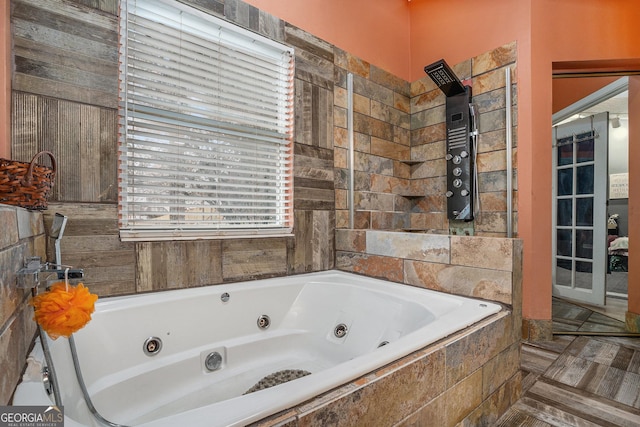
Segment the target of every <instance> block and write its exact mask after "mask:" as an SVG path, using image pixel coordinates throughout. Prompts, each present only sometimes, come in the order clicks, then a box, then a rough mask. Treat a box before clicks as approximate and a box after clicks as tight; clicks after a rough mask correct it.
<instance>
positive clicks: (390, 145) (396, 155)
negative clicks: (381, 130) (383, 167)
mask: <svg viewBox="0 0 640 427" xmlns="http://www.w3.org/2000/svg"><path fill="white" fill-rule="evenodd" d="M410 153H411V149H410V148H409V147H407V146H405V145H400V144H396V143H394V142H391V141H387V140H384V139H380V138H376V137H371V154H374V155H376V156H380V157H386V158H389V159H395V160H408V159H409V156H410Z"/></svg>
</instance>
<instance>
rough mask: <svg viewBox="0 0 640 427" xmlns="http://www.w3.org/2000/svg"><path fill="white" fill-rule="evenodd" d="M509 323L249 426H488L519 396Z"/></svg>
mask: <svg viewBox="0 0 640 427" xmlns="http://www.w3.org/2000/svg"><path fill="white" fill-rule="evenodd" d="M514 325H515V322H514V319H513V314H512V313H510V312H509V311H503V312H501V313H498V314H496V315H494V316H492V317H490V318H488V319H485V320H484V321H482V322H480V323H478V324H476V325H474V326H473V327H471V328H468V329H466V330H464V331H461V332H459V333H457V334H455V335H453V336H451V337H449V338H446V339H444V340H441V341H439V342H437V343H435V344H432V345H430V346H428V347H426V348H424V349H422V350H419V351H417V352H415V353H413V354H410V355H408V356H406V357H404V358H402V359H400V360H398V361H396V362H394V363H392V364H390V365H388V366H386V367H384V368H381V369H379V370H377V371H374V372H372V373H370V374H368V375H365V376H363V377H361V378H358V379H356V380H354V381H352V382H350V383H348V384H345V385H343V386H341V387H338V388H336V389H334V390H332V391H330V392H328V393H326V394H324V395H321V396H319V397H317V398H314V399H312V400H310V401H309V402H307V403H305V404H302V405H299V406H298V407H295V408H292V409H290V410H287V411H283V412H281V413H279V414H276V415H274V416H272V417H269V418H267V419H265V420H262V421H260V422H257V423H255V424H254V425H255V426H262V427H266V426H283V425H286V426H291V427H296V426H323V425H333V426H352V425H362V426H373V425H380V426H382V425H384V426H407V427H408V426H416V427H417V426H442V427H448V426H470V427H471V426H489V425H493V424H494V423H495V422H496V421H497V420H498V418H500V416H501V415H502V414H503V413H504V412H505V411H506V410H507V409H508V408H509V407H510V406H511V405H512V404H513V403H515V401H516V400H518V398H519V397H520V394H521V374H520V342H519V332H520V331H519V330H518V329H516V328H515V327H514ZM390 397H392V398H390Z"/></svg>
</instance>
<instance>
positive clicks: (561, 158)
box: [558, 144, 573, 166]
mask: <svg viewBox="0 0 640 427" xmlns="http://www.w3.org/2000/svg"><path fill="white" fill-rule="evenodd" d="M572 163H573V144H566V145H561V146H559V147H558V166H564V165H570V164H572Z"/></svg>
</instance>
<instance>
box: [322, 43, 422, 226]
mask: <svg viewBox="0 0 640 427" xmlns="http://www.w3.org/2000/svg"><path fill="white" fill-rule="evenodd" d="M335 65H336V68H335V70H336V86H335V90H334V103H335V104H334V129H333V132H334V166H335V174H336V178H335V188H336V192H335V208H336V226H337V227H338V228H347V227H349V210H348V209H349V205H348V200H347V199H348V188H349V187H348V186H349V172H348V167H349V163H348V160H349V154H348V153H349V134H348V131H347V99H348V97H347V74H348V73H352V74H353V92H354V95H353V110H354V111H353V122H354V123H353V127H354V165H355V166H354V207H355V228H362V229H370V228H371V229H378V230H386V229H399V228H408V227H409V226H410V219H411V215H410V211H411V203H412V202H411V199H412V197H411V194H410V176H411V166H410V165H409V161H410V158H411V147H410V145H411V130H410V128H411V121H410V109H411V104H410V98H409V95H410V85H409V83H408V82H406V81H404V80H402V79H399V78H397V77H395V76H393V75H391V74H389V73H387V72H386V71H384V70H381V69H379V68H377V67H376V66H375V65H372V64H369V63H367V62H366V61H363V60H361V59H359V58H356V57H354V56H353V55H351V54H349V53H347V52H344V51H341V50H339V49H336V60H335Z"/></svg>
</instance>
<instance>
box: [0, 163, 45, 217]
mask: <svg viewBox="0 0 640 427" xmlns="http://www.w3.org/2000/svg"><path fill="white" fill-rule="evenodd" d="M43 154H47V155H48V156H49V157H50V158H51V165H52V166H53V168H50V167H48V166H43V165H38V164H36V159H37V158H38V157H40V156H41V155H43ZM55 176H56V159H55V157H53V153H51V152H50V151H40V152H39V153H38V154H36V155H35V156H33V159H31V163H26V162H18V161H16V160H7V159H0V203H5V204H7V205H14V206H20V207H22V208H27V209H37V210H42V209H47V199H48V198H49V193H50V192H51V188H52V187H53V181H54V178H55Z"/></svg>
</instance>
